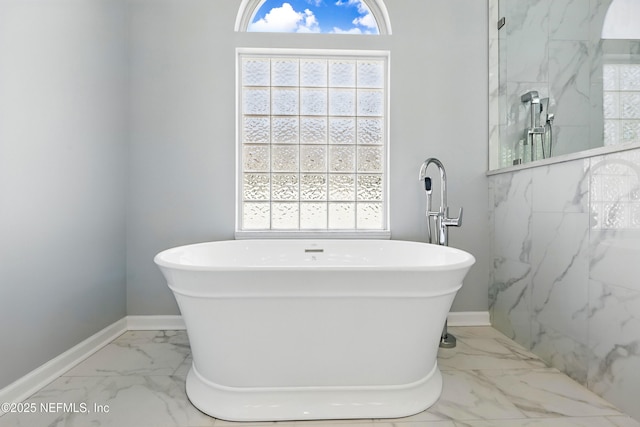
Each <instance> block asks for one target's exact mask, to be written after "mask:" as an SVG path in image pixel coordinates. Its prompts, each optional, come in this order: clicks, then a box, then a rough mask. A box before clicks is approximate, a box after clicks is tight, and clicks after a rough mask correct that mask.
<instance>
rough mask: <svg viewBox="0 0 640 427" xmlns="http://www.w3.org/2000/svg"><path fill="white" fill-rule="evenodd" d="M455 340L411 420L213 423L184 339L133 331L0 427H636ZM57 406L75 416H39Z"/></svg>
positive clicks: (509, 357) (544, 374) (526, 354)
mask: <svg viewBox="0 0 640 427" xmlns="http://www.w3.org/2000/svg"><path fill="white" fill-rule="evenodd" d="M450 332H451V333H453V334H455V335H456V337H457V338H458V347H456V348H454V349H447V350H440V352H439V357H438V361H439V362H438V363H439V364H440V366H441V368H442V373H443V377H444V386H443V394H442V397H441V398H440V400H439V401H438V402H437V403H436V404H435V405H434V406H432V407H431V408H430V409H429V410H427V411H424V412H421V413H419V414H416V415H413V416H409V417H404V418H398V419H358V420H330V421H300V422H297V421H291V422H277V423H272V422H271V423H234V422H229V421H224V420H220V419H215V418H211V417H209V416H207V415H204V414H203V413H201V412H200V411H198V410H197V409H195V408H194V407H193V406H192V405H191V404H190V403H189V400H188V398H187V396H186V394H185V391H184V386H185V378H186V374H187V371H188V368H189V366H190V364H191V355H190V350H189V342H188V337H187V334H186V332H185V331H130V332H127V333H125V334H124V335H122V336H121V337H119V338H117V339H116V340H114V341H113V342H112V343H111V344H108V345H107V346H105V347H104V348H102V349H101V350H99V351H98V352H96V353H95V354H94V355H92V356H90V357H89V358H88V359H87V360H86V361H85V362H82V363H81V364H79V365H78V366H77V367H75V368H73V369H71V370H70V371H68V372H67V373H66V374H64V375H62V376H61V377H60V378H58V379H57V380H55V381H54V382H52V383H51V384H49V385H47V386H46V387H44V388H43V389H42V390H40V391H39V392H37V393H36V394H34V395H33V396H31V397H30V398H29V399H27V400H26V401H25V402H24V404H27V405H36V406H35V407H36V408H37V410H36V411H34V412H33V413H24V412H23V413H7V414H5V415H3V416H2V417H0V427H21V426H29V427H40V426H51V427H53V426H55V427H62V426H74V427H75V426H78V427H80V426H82V427H85V426H118V427H134V426H135V427H145V426H152V427H163V426H167V427H176V426H182V427H196V426H200V427H204V426H218V427H224V426H226V427H234V426H242V427H246V426H253V425H262V426H265V425H276V424H278V425H288V426H300V427H304V426H308V427H313V426H322V425H330V426H332V427H347V426H348V427H364V426H369V427H404V426H406V427H411V426H414V425H419V426H421V427H518V426H526V427H552V426H553V427H564V426H568V427H569V426H583V427H591V426H593V427H596V426H597V427H640V424H639V423H637V422H635V421H634V420H633V419H631V418H629V417H628V416H627V415H625V414H624V413H622V412H620V411H619V410H618V409H616V408H615V407H614V406H613V405H611V404H610V403H608V402H607V401H605V400H603V399H602V398H600V397H598V396H597V395H595V394H594V393H592V392H590V391H589V390H587V389H586V388H584V387H583V386H581V385H579V384H577V383H576V382H574V381H572V380H571V379H569V378H568V377H567V376H565V375H563V374H562V373H560V372H559V371H558V370H557V369H554V368H549V367H547V366H546V365H545V363H544V362H543V361H542V360H541V359H539V358H538V357H537V356H536V355H534V354H533V353H531V352H530V351H528V350H526V349H525V348H524V347H522V346H520V345H519V344H517V343H515V342H513V341H512V340H510V339H508V338H507V337H505V336H504V335H503V334H502V333H500V332H498V331H497V330H496V329H493V328H490V327H451V328H450ZM156 346H160V347H162V350H160V349H159V348H158V347H156ZM113 355H117V357H115V359H112V358H111V357H112V356H113ZM56 403H62V404H67V405H75V406H68V407H67V408H66V409H58V410H53V411H43V410H41V408H43V407H51V406H50V405H51V404H56ZM41 405H44V406H41ZM83 405H85V406H83ZM53 408H54V409H55V406H53ZM72 408H75V410H72ZM82 408H85V409H86V410H81V409H82Z"/></svg>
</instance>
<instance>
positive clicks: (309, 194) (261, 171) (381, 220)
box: [238, 50, 388, 231]
mask: <svg viewBox="0 0 640 427" xmlns="http://www.w3.org/2000/svg"><path fill="white" fill-rule="evenodd" d="M325 53H326V52H325ZM325 53H323V54H322V55H318V54H315V53H314V54H308V55H307V54H288V53H286V54H285V53H278V54H277V55H274V54H273V50H269V51H268V52H264V53H263V52H262V51H260V50H250V51H239V52H238V84H239V87H238V98H239V102H238V116H239V120H238V126H239V129H238V139H239V142H238V160H239V164H238V171H239V173H238V175H239V176H238V184H239V185H238V192H239V194H238V205H239V206H238V229H239V230H240V231H269V230H270V231H278V230H280V231H287V230H288V231H292V230H299V231H361V230H387V229H388V227H387V200H388V197H387V184H386V182H387V180H386V174H387V149H388V141H387V134H388V132H387V105H388V102H387V97H388V88H387V83H386V82H387V80H388V77H387V76H388V53H386V52H380V53H378V52H373V53H372V52H355V53H354V52H353V51H350V52H349V55H348V56H345V55H344V54H337V53H335V52H331V53H327V54H325Z"/></svg>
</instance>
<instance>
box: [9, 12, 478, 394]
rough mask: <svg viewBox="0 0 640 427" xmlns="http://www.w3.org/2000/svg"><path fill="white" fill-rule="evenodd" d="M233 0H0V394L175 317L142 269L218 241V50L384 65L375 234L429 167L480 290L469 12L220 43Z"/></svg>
mask: <svg viewBox="0 0 640 427" xmlns="http://www.w3.org/2000/svg"><path fill="white" fill-rule="evenodd" d="M239 5H240V0H225V1H219V0H216V1H211V0H121V1H117V0H93V1H91V2H87V1H84V0H0V72H1V74H0V94H1V96H0V260H1V262H0V277H1V278H2V279H0V280H1V282H0V322H2V324H3V325H11V327H5V328H4V331H3V332H2V335H0V339H1V340H2V343H3V345H2V347H1V350H0V360H2V366H0V387H4V386H5V385H7V384H9V383H10V382H12V381H13V380H15V379H17V378H19V377H21V376H22V375H24V374H26V373H27V372H29V371H30V370H32V369H34V368H35V367H37V366H39V365H41V364H42V363H44V362H46V361H48V360H50V359H51V358H53V357H55V356H57V355H59V354H60V353H62V352H64V351H65V350H67V349H69V348H70V347H72V346H73V345H75V344H77V343H78V342H80V341H82V340H83V339H85V338H87V337H88V336H90V335H92V334H93V333H95V332H97V331H99V330H100V329H101V328H103V327H105V326H107V325H109V324H110V323H112V322H114V321H116V320H118V319H120V318H122V317H123V316H124V315H125V314H177V313H178V307H177V305H176V303H175V301H174V298H173V295H172V294H171V292H170V291H169V289H168V288H167V287H166V283H165V281H164V279H163V278H162V276H161V275H160V272H159V271H158V270H157V268H156V267H155V265H154V264H153V256H154V255H155V254H156V253H157V252H158V251H160V250H162V249H165V248H167V247H170V246H174V245H178V244H185V243H190V242H197V241H205V240H220V239H231V238H233V233H234V203H235V197H234V182H233V180H234V177H235V113H234V111H235V87H234V82H235V48H236V47H240V46H245V47H251V46H256V47H270V46H278V47H303V46H308V45H307V43H308V42H309V41H311V43H313V45H312V46H313V47H318V48H356V49H388V50H390V51H391V98H392V101H391V172H390V173H391V177H390V178H391V188H390V196H391V229H392V237H393V238H394V239H407V240H424V238H425V231H426V229H425V222H424V217H423V211H424V202H425V200H424V194H423V192H422V190H421V187H420V184H419V183H418V182H417V179H416V175H417V172H418V168H419V166H420V164H421V163H422V161H423V160H424V159H425V158H427V157H430V156H435V157H439V158H440V159H441V160H442V161H443V162H444V164H445V165H446V167H447V172H448V175H449V178H450V182H449V184H450V193H449V200H450V203H451V206H452V208H453V209H457V207H458V206H462V205H463V206H464V207H465V209H466V211H465V218H464V226H463V227H462V228H461V229H454V230H452V231H451V244H452V245H453V246H457V247H460V248H463V249H466V250H469V251H470V252H472V253H473V254H474V255H476V257H477V259H478V262H477V264H476V266H475V267H474V268H473V269H472V271H471V272H470V274H469V276H468V279H467V281H466V283H465V287H464V288H463V290H462V291H461V292H460V293H459V296H458V298H457V299H456V301H455V303H454V310H458V311H467V310H486V309H487V306H488V300H487V291H488V282H489V258H488V257H489V255H488V253H487V251H486V248H485V244H486V242H487V240H488V208H487V197H488V196H487V179H486V177H485V175H484V173H485V170H486V166H487V136H486V135H487V19H486V13H487V12H486V11H487V5H486V2H478V1H476V0H452V1H447V2H441V1H439V2H437V1H420V2H406V1H402V0H388V1H387V6H388V9H389V14H390V16H391V21H392V24H393V35H392V36H388V37H387V36H380V37H357V36H355V37H354V36H326V35H325V36H321V35H316V36H313V35H307V36H300V37H291V36H287V35H278V34H243V33H235V32H234V31H233V23H234V22H235V18H236V13H237V10H238V7H239Z"/></svg>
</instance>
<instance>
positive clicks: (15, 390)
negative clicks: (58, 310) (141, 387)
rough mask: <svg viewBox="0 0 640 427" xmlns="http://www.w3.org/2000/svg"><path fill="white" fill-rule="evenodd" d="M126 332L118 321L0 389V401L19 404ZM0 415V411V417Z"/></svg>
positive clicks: (124, 325)
mask: <svg viewBox="0 0 640 427" xmlns="http://www.w3.org/2000/svg"><path fill="white" fill-rule="evenodd" d="M126 331H127V321H126V318H122V319H120V320H118V321H116V322H115V323H113V324H111V325H109V326H107V327H106V328H104V329H102V330H101V331H98V332H96V333H95V334H93V335H91V336H90V337H89V338H87V339H86V340H84V341H82V342H80V343H79V344H77V345H75V346H73V347H71V348H70V349H69V350H67V351H65V352H64V353H62V354H60V355H59V356H57V357H55V358H53V359H51V360H49V361H48V362H46V363H44V364H43V365H41V366H39V367H38V368H36V369H34V370H33V371H31V372H29V373H28V374H26V375H25V376H23V377H21V378H19V379H17V380H16V381H14V382H13V383H11V384H9V385H8V386H6V387H5V388H3V389H0V402H9V403H17V402H22V401H23V400H25V399H27V398H28V397H29V396H31V395H32V394H34V393H35V392H37V391H38V390H40V389H41V388H43V387H44V386H46V385H47V384H49V383H50V382H52V381H53V380H55V379H56V378H58V377H60V376H61V375H62V374H64V373H65V372H67V371H68V370H69V369H71V368H73V367H74V366H76V365H77V364H78V363H80V362H82V361H83V360H85V359H86V358H87V357H89V356H91V355H92V354H93V353H95V352H96V351H98V350H100V349H101V348H102V347H104V346H105V345H107V344H109V343H110V342H111V341H113V340H114V339H116V338H117V337H119V336H120V335H122V334H123V333H125V332H126ZM3 414H4V412H3V411H2V410H0V416H2V415H3Z"/></svg>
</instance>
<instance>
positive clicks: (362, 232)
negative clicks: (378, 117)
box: [235, 48, 391, 239]
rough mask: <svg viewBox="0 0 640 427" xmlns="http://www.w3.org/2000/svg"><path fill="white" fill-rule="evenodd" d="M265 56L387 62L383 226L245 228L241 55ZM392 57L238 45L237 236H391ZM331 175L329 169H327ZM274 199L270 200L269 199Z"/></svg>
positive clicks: (384, 52) (378, 52) (383, 52)
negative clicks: (371, 227) (354, 227)
mask: <svg viewBox="0 0 640 427" xmlns="http://www.w3.org/2000/svg"><path fill="white" fill-rule="evenodd" d="M248 55H251V56H263V57H265V58H277V57H296V58H301V57H304V58H321V59H328V60H330V59H346V58H348V59H354V60H357V59H358V57H360V58H371V57H376V58H380V59H383V60H384V61H385V67H386V68H385V82H384V85H385V87H384V117H383V123H384V132H383V136H384V142H383V155H384V159H383V171H382V175H383V183H382V185H383V200H382V209H383V219H382V220H383V227H382V228H381V229H359V230H358V229H322V230H300V229H292V230H281V229H275V230H274V229H268V230H246V229H243V228H242V221H243V210H242V209H243V207H242V206H243V194H242V191H243V172H244V171H243V137H242V131H243V98H242V92H243V86H242V58H243V57H244V56H248ZM390 59H391V53H390V51H387V50H362V49H359V50H343V49H340V50H337V49H273V48H236V200H235V204H236V206H235V208H236V220H235V238H236V239H255V238H296V239H304V238H328V239H331V238H356V239H389V238H391V231H390V227H389V224H390V221H389V210H390V195H389V177H390V173H389V170H390V126H389V121H390V117H389V105H390V103H389V98H390V96H389V94H390V66H389V64H390ZM298 146H300V143H298ZM326 174H327V176H329V172H326ZM270 201H271V199H270Z"/></svg>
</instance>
